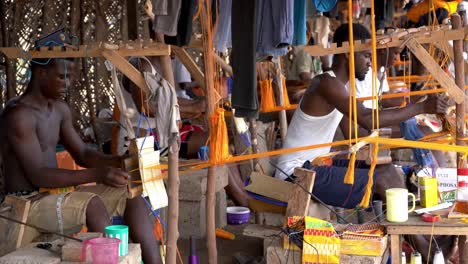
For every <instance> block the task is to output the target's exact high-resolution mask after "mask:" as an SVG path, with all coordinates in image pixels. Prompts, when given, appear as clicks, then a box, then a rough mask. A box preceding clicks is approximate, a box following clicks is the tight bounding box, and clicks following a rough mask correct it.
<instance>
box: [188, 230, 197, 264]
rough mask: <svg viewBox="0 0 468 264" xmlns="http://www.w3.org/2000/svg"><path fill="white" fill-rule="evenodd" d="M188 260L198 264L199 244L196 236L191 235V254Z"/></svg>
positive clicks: (190, 262)
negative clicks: (196, 241) (197, 244)
mask: <svg viewBox="0 0 468 264" xmlns="http://www.w3.org/2000/svg"><path fill="white" fill-rule="evenodd" d="M188 262H189V264H198V256H197V246H196V243H195V237H194V236H190V256H189V261H188Z"/></svg>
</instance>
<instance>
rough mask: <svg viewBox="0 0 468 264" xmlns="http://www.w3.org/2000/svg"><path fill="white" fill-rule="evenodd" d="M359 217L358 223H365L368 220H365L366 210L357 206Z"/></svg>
mask: <svg viewBox="0 0 468 264" xmlns="http://www.w3.org/2000/svg"><path fill="white" fill-rule="evenodd" d="M356 210H357V219H358V224H360V225H361V224H364V223H365V222H366V221H365V220H364V210H363V209H362V208H361V207H357V208H356Z"/></svg>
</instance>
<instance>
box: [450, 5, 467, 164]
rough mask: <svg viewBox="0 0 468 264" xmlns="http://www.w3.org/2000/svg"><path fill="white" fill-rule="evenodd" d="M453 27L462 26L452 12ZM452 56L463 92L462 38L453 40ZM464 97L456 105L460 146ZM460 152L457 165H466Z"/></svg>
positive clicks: (461, 144) (462, 133) (463, 129)
mask: <svg viewBox="0 0 468 264" xmlns="http://www.w3.org/2000/svg"><path fill="white" fill-rule="evenodd" d="M451 19H452V25H453V28H455V29H458V28H461V27H462V24H461V18H460V15H458V14H453V15H452V17H451ZM453 56H454V65H455V83H456V84H457V86H458V87H459V88H460V89H461V90H462V91H463V92H464V93H465V89H464V87H465V70H464V67H465V66H464V59H463V40H454V41H453ZM465 104H466V99H465V100H464V101H463V102H462V103H460V104H457V105H456V127H457V135H456V139H457V140H456V143H457V145H460V146H466V143H465V141H464V140H463V139H464V138H465V137H466V120H465V117H466V113H465ZM462 156H463V155H462V154H460V153H458V154H457V161H458V166H459V167H461V168H465V167H466V160H464V159H462Z"/></svg>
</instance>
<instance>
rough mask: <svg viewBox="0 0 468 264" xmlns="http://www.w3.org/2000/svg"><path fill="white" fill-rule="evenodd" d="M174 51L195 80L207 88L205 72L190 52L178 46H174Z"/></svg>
mask: <svg viewBox="0 0 468 264" xmlns="http://www.w3.org/2000/svg"><path fill="white" fill-rule="evenodd" d="M172 51H173V52H174V54H175V55H176V56H177V58H179V60H180V62H181V63H182V64H183V65H184V66H185V67H186V68H187V70H188V71H189V72H190V75H192V77H193V78H194V79H195V81H196V82H197V83H198V85H200V86H201V87H203V88H205V74H203V72H202V71H201V70H200V68H198V65H197V64H196V63H195V61H194V60H193V59H192V57H191V56H190V54H188V52H187V50H185V49H184V48H180V47H177V46H172Z"/></svg>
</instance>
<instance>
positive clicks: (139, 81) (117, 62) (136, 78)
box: [102, 50, 150, 94]
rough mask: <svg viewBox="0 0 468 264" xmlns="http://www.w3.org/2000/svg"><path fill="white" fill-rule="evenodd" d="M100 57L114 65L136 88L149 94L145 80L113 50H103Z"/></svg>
mask: <svg viewBox="0 0 468 264" xmlns="http://www.w3.org/2000/svg"><path fill="white" fill-rule="evenodd" d="M102 55H103V56H104V58H106V59H108V60H109V61H110V62H112V63H113V64H114V66H115V67H116V68H117V69H119V70H120V71H121V72H122V73H123V74H124V75H125V76H127V77H128V78H129V79H130V80H131V81H132V82H134V83H135V84H136V85H137V86H138V88H140V89H142V90H143V91H144V92H145V93H147V94H150V90H149V88H148V85H147V84H146V81H145V78H143V75H142V74H141V72H140V71H138V70H137V69H136V68H135V67H133V65H132V64H130V62H128V61H127V60H126V59H125V58H124V57H122V56H120V54H119V53H117V51H115V50H103V51H102Z"/></svg>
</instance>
